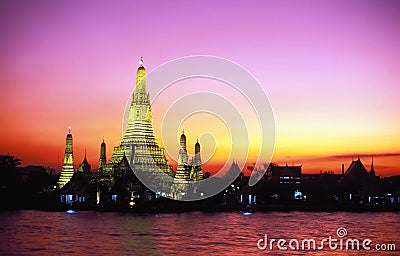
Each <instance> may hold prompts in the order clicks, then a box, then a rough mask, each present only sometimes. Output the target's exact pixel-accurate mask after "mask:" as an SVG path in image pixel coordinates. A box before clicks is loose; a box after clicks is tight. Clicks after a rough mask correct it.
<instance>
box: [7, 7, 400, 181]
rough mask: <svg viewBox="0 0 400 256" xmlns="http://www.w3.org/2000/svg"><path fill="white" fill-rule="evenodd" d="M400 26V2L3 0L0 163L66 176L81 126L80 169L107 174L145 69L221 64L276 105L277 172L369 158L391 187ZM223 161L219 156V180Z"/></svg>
mask: <svg viewBox="0 0 400 256" xmlns="http://www.w3.org/2000/svg"><path fill="white" fill-rule="evenodd" d="M399 12H400V2H399V1H136V2H135V1H117V2H112V1H41V0H38V1H15V0H13V1H8V0H2V1H0V35H1V39H0V56H1V57H0V86H1V94H0V115H1V126H0V153H2V154H6V153H10V154H13V155H16V156H17V157H19V158H21V159H22V163H23V165H28V164H36V165H44V166H50V167H54V168H58V170H60V169H59V168H60V166H61V165H62V159H63V154H64V149H65V136H66V133H67V132H68V126H69V125H71V126H72V133H73V138H74V157H75V165H76V166H77V165H78V164H79V163H80V162H82V160H83V156H84V151H85V147H86V152H87V158H88V160H89V162H90V164H91V165H92V168H97V165H98V160H99V153H100V143H101V141H102V139H103V137H104V139H105V142H106V143H107V155H108V159H109V158H110V157H111V154H112V148H113V147H114V146H117V145H119V143H120V141H121V129H122V117H123V114H124V109H125V105H126V102H127V100H128V97H129V96H130V94H131V92H132V90H133V89H134V84H135V74H136V69H137V67H138V61H139V59H140V57H141V56H143V58H144V62H145V67H146V69H147V70H148V72H149V71H151V70H152V69H154V68H156V67H157V66H159V65H161V64H163V63H165V62H167V61H170V60H173V59H176V58H180V57H184V56H188V55H214V56H219V57H222V58H226V59H229V60H231V61H233V62H235V63H238V64H239V65H241V66H242V67H244V68H245V69H247V70H248V71H249V72H250V73H251V74H252V75H253V76H254V77H255V78H256V79H257V80H258V81H259V82H260V84H261V85H262V86H263V88H264V90H265V92H266V93H267V95H268V97H269V100H270V103H271V106H272V108H273V111H274V116H275V125H276V148H275V153H274V156H273V161H274V162H277V163H279V164H285V163H288V164H302V165H303V172H304V173H319V172H320V170H322V171H328V170H333V171H335V172H336V173H339V172H340V169H341V164H342V163H344V164H345V166H346V168H347V167H348V165H349V164H350V163H351V160H352V157H354V158H357V157H358V155H360V157H361V160H362V161H363V162H364V164H365V165H366V167H367V169H369V166H370V163H371V157H370V155H371V154H372V152H373V153H374V155H375V157H374V165H375V169H376V172H377V174H378V175H381V176H390V175H398V174H400V118H399V117H400V29H399V27H400V15H399ZM201 83H207V81H202V82H198V81H197V82H196V81H194V82H192V83H191V85H189V84H190V82H188V83H186V84H188V85H184V86H187V88H189V87H190V86H192V89H193V88H194V89H196V88H199V87H200V86H201ZM210 83H212V82H210ZM184 84H185V83H184ZM150 86H151V85H150V84H148V87H150ZM209 86H212V85H211V84H209ZM215 86H216V87H218V86H217V85H215ZM172 89H173V88H172ZM175 89H176V90H178V91H179V90H180V91H181V89H179V88H175ZM221 93H222V92H221ZM228 93H229V92H228ZM152 96H153V95H152ZM226 96H227V97H228V98H229V97H231V98H235V97H236V96H235V95H233V94H231V95H226ZM165 98H166V97H165ZM160 100H162V98H160ZM167 100H168V99H165V101H167ZM234 102H236V103H237V104H238V106H237V107H238V108H239V109H242V106H241V105H240V104H241V101H240V99H237V100H236V101H235V100H234ZM159 104H161V105H162V102H161V103H159ZM243 109H246V106H244V105H243ZM244 113H245V110H244ZM153 115H155V116H157V113H156V109H154V112H153ZM244 115H245V114H244ZM202 118H203V119H202ZM192 119H193V120H189V119H188V120H187V123H186V124H185V133H186V134H187V136H188V147H189V153H193V151H194V148H193V145H194V143H195V141H196V139H197V138H198V137H199V136H200V135H201V133H202V132H204V130H205V129H208V128H207V127H208V126H209V124H207V118H206V117H204V116H203V117H199V118H198V120H197V121H196V120H195V118H192ZM196 122H197V123H196ZM211 122H212V121H210V123H211ZM201 124H204V126H202V127H199V125H201ZM157 125H159V124H156V126H157ZM207 125H208V126H207ZM216 127H218V126H216ZM213 128H214V129H215V127H211V126H210V128H209V129H213ZM221 129H222V130H219V132H221V134H223V133H224V131H223V129H224V128H221ZM156 131H157V129H156ZM157 133H158V132H157ZM217 133H218V132H217ZM171 136H176V141H178V136H179V134H173V135H171ZM157 137H159V134H157ZM217 139H218V138H217ZM204 141H206V138H205V139H204ZM218 145H219V147H218V149H217V150H219V151H221V152H224V150H227V148H229V145H225V144H224V143H219V144H218ZM177 147H178V143H176V150H175V149H174V148H172V149H171V148H169V149H168V150H169V151H173V152H175V153H177V152H178V148H177ZM202 149H203V150H204V153H205V154H208V153H207V145H204V143H203V145H202ZM250 157H253V156H252V155H251V154H250ZM203 158H205V157H203ZM223 158H224V154H223V153H221V154H215V155H214V157H213V158H211V159H210V161H209V162H208V165H206V166H205V169H206V170H210V171H213V170H212V168H213V167H212V166H214V165H218V163H221V162H223V161H224V160H225V159H223ZM58 159H59V160H58ZM249 162H252V159H250V160H249ZM58 163H59V164H58Z"/></svg>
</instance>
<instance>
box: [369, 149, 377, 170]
mask: <svg viewBox="0 0 400 256" xmlns="http://www.w3.org/2000/svg"><path fill="white" fill-rule="evenodd" d="M369 174H370V175H371V176H376V173H375V168H374V153H372V161H371V170H370V171H369Z"/></svg>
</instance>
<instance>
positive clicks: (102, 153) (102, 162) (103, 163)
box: [99, 137, 107, 171]
mask: <svg viewBox="0 0 400 256" xmlns="http://www.w3.org/2000/svg"><path fill="white" fill-rule="evenodd" d="M106 164H107V158H106V143H105V142H104V137H103V142H102V143H101V145H100V159H99V170H100V171H101V170H104V168H105V167H106Z"/></svg>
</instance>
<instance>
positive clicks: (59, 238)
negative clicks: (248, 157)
mask: <svg viewBox="0 0 400 256" xmlns="http://www.w3.org/2000/svg"><path fill="white" fill-rule="evenodd" d="M0 224H1V225H0V227H1V228H0V240H1V244H2V246H1V247H0V253H1V254H15V255H20V254H27V253H29V254H37V255H44V254H47V255H56V254H57V255H58V254H79V255H87V254H113V255H114V254H122V255H165V254H170V255H188V254H191V255H214V254H218V255H238V254H261V253H266V252H268V250H266V251H260V250H259V249H258V248H257V241H258V240H259V239H260V238H262V237H263V236H264V234H268V237H271V238H275V239H279V238H283V239H288V240H290V239H298V240H300V239H310V238H313V239H315V240H317V241H318V240H322V239H323V238H327V237H328V236H332V237H335V238H337V236H336V230H337V229H338V228H339V227H344V228H346V229H347V232H348V237H350V238H358V239H366V238H368V239H371V240H372V241H373V242H374V243H397V244H396V247H397V250H399V248H400V244H399V241H400V239H399V238H400V235H399V233H400V232H399V231H400V214H399V213H390V212H389V213H347V212H334V213H327V212H267V213H259V212H257V213H253V214H251V215H247V216H245V215H243V214H241V213H239V212H238V213H236V212H232V213H202V212H192V213H181V214H147V215H146V214H143V215H139V214H126V213H103V212H76V213H75V214H67V213H65V212H40V211H15V212H2V213H0ZM325 250H326V251H325V253H326V252H327V251H329V254H331V255H332V254H354V255H360V254H366V255H367V254H368V251H340V250H336V251H331V250H329V247H328V248H326V249H325ZM398 252H399V251H397V252H395V253H398ZM273 253H274V254H278V255H279V254H281V255H287V254H289V253H293V252H290V251H289V252H284V251H278V250H277V248H276V247H275V248H274V251H273ZM304 253H307V251H297V252H296V254H299V255H301V254H304ZM308 253H310V252H308ZM312 254H314V255H320V254H323V252H321V251H315V252H312ZM393 254H394V252H388V253H387V255H393Z"/></svg>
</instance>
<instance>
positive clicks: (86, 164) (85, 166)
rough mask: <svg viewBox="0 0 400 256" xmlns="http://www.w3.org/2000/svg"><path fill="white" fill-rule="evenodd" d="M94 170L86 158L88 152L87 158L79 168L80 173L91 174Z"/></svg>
mask: <svg viewBox="0 0 400 256" xmlns="http://www.w3.org/2000/svg"><path fill="white" fill-rule="evenodd" d="M91 170H92V168H91V166H90V164H89V162H88V160H87V158H86V150H85V157H84V158H83V161H82V163H81V164H80V165H79V167H78V172H90V171H91Z"/></svg>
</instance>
